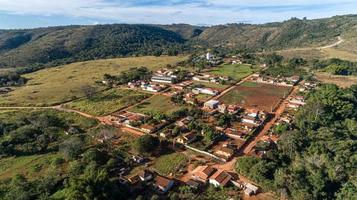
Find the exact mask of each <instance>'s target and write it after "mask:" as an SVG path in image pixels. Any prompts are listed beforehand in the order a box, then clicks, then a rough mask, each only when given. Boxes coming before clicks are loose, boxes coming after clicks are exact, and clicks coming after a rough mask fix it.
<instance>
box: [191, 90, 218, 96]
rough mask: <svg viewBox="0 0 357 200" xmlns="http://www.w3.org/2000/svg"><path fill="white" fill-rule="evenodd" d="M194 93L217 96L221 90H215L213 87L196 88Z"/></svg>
mask: <svg viewBox="0 0 357 200" xmlns="http://www.w3.org/2000/svg"><path fill="white" fill-rule="evenodd" d="M192 92H193V93H194V94H196V95H197V94H207V95H211V96H216V95H217V94H218V93H219V92H218V91H217V90H213V89H211V88H194V89H192Z"/></svg>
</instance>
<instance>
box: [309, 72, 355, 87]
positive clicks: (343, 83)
mask: <svg viewBox="0 0 357 200" xmlns="http://www.w3.org/2000/svg"><path fill="white" fill-rule="evenodd" d="M315 77H316V79H317V80H319V81H321V82H323V83H332V84H336V85H338V86H340V87H343V88H348V87H350V86H351V85H353V84H357V76H338V75H330V74H328V73H323V72H318V73H316V74H315Z"/></svg>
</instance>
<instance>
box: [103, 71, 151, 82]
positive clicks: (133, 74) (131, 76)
mask: <svg viewBox="0 0 357 200" xmlns="http://www.w3.org/2000/svg"><path fill="white" fill-rule="evenodd" d="M151 75H152V72H151V71H150V70H149V69H148V68H146V67H139V68H137V67H133V68H130V69H129V70H126V71H122V72H121V73H120V74H119V75H118V76H112V75H110V74H104V81H106V82H107V83H108V84H109V85H123V84H126V83H128V82H130V81H136V80H149V79H150V78H151Z"/></svg>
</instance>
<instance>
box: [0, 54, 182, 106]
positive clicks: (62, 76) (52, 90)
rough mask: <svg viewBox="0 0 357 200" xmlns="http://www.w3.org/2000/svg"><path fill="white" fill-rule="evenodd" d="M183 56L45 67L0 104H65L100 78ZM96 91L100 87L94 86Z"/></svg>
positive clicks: (175, 61) (119, 59) (29, 75)
mask: <svg viewBox="0 0 357 200" xmlns="http://www.w3.org/2000/svg"><path fill="white" fill-rule="evenodd" d="M185 58H186V57H184V56H179V57H176V56H172V57H169V56H162V57H154V56H146V57H130V58H117V59H105V60H96V61H88V62H79V63H72V64H69V65H64V66H59V67H54V68H48V69H44V70H40V71H37V72H34V73H30V74H27V75H25V77H26V78H28V79H30V80H29V81H28V83H27V84H26V85H25V86H23V87H19V88H16V89H15V91H13V92H10V93H8V94H6V95H3V96H1V98H0V104H1V105H6V106H20V105H21V106H30V105H31V106H43V105H54V104H59V103H62V102H66V101H69V100H72V99H75V98H78V97H82V96H83V92H82V91H81V88H82V87H83V86H85V85H94V84H95V82H96V81H100V80H101V79H102V78H103V75H104V74H106V73H108V74H114V75H115V74H119V73H120V72H121V71H124V70H128V69H130V68H132V67H140V66H146V67H148V68H150V69H152V70H155V69H159V68H162V67H165V66H166V64H175V63H177V62H179V61H182V60H184V59H185ZM96 87H97V89H98V90H102V89H104V87H103V86H99V85H98V86H96Z"/></svg>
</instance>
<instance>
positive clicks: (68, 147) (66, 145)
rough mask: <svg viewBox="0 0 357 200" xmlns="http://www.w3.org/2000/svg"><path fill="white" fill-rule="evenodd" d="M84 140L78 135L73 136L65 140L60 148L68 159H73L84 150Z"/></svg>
mask: <svg viewBox="0 0 357 200" xmlns="http://www.w3.org/2000/svg"><path fill="white" fill-rule="evenodd" d="M82 147H83V141H82V140H81V139H80V138H78V137H72V138H70V139H68V140H66V141H64V142H63V143H62V144H61V145H60V146H59V149H60V151H61V152H62V154H63V156H64V158H65V159H66V160H73V159H75V158H77V156H78V155H79V154H80V153H81V152H82Z"/></svg>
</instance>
